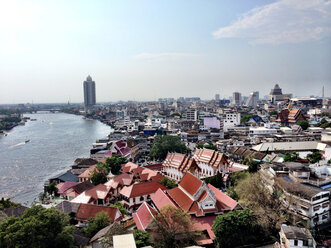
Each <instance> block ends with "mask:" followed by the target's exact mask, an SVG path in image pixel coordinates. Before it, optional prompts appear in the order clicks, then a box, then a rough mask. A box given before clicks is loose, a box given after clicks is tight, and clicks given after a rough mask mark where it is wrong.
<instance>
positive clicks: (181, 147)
mask: <svg viewBox="0 0 331 248" xmlns="http://www.w3.org/2000/svg"><path fill="white" fill-rule="evenodd" d="M188 150H189V149H188V148H187V147H186V146H185V144H183V143H182V142H181V141H180V138H179V137H178V136H172V135H163V136H161V135H158V136H156V137H155V139H154V142H153V146H152V149H151V151H150V153H149V156H150V157H151V158H154V159H165V158H166V156H167V154H168V152H178V153H185V152H187V151H188Z"/></svg>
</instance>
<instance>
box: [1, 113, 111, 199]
mask: <svg viewBox="0 0 331 248" xmlns="http://www.w3.org/2000/svg"><path fill="white" fill-rule="evenodd" d="M25 116H29V117H30V118H34V119H36V121H28V122H27V123H26V125H25V126H17V127H16V128H14V129H12V130H11V131H10V133H9V134H8V136H6V137H5V136H4V135H1V136H0V185H1V187H0V198H1V197H4V198H12V200H14V201H17V202H20V203H24V204H25V203H28V204H26V205H30V204H31V203H32V202H33V201H34V200H35V199H38V194H39V193H40V192H42V191H43V184H44V181H45V180H47V179H48V178H50V177H53V176H55V175H57V174H59V173H62V172H65V171H67V170H68V169H69V168H70V166H71V165H72V164H73V161H74V160H75V158H77V157H89V155H90V147H91V144H92V143H93V142H95V140H96V139H99V138H100V137H104V136H107V135H108V134H109V132H110V127H109V126H107V125H104V124H102V123H101V122H99V121H94V120H93V121H87V120H83V119H82V117H81V116H76V115H72V114H65V113H55V114H54V113H52V114H51V113H37V114H26V115H25ZM28 139H29V140H30V142H28V143H23V142H24V141H25V140H28Z"/></svg>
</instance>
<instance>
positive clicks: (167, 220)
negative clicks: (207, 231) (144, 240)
mask: <svg viewBox="0 0 331 248" xmlns="http://www.w3.org/2000/svg"><path fill="white" fill-rule="evenodd" d="M151 229H152V230H153V231H152V237H153V241H154V243H155V244H156V246H157V247H163V248H180V247H185V246H187V245H189V244H192V243H194V241H193V240H194V238H195V237H196V235H200V234H198V233H197V232H195V231H193V226H192V222H191V217H190V215H189V214H188V213H187V212H185V211H183V210H182V209H181V208H176V207H174V206H171V205H167V206H165V207H162V208H161V209H160V212H159V213H158V214H157V215H156V216H155V218H154V220H153V222H152V225H151Z"/></svg>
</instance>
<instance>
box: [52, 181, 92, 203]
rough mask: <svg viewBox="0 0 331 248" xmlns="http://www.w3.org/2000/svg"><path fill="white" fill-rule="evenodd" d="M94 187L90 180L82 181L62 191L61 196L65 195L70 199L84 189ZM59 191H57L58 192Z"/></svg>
mask: <svg viewBox="0 0 331 248" xmlns="http://www.w3.org/2000/svg"><path fill="white" fill-rule="evenodd" d="M93 187H94V184H92V183H91V182H90V181H84V182H82V183H78V184H76V185H74V186H72V187H70V188H67V189H66V190H64V191H63V196H64V197H66V199H68V200H72V199H74V198H75V197H77V196H78V195H80V194H81V193H83V192H84V191H86V190H89V189H91V188H93ZM58 193H59V192H58Z"/></svg>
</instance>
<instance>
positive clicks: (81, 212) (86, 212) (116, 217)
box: [76, 204, 122, 226]
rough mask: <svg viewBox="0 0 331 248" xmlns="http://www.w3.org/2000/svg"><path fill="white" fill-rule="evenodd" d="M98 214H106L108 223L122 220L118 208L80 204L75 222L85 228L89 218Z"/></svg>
mask: <svg viewBox="0 0 331 248" xmlns="http://www.w3.org/2000/svg"><path fill="white" fill-rule="evenodd" d="M100 212H106V213H107V215H108V217H109V220H110V223H113V222H115V221H120V220H121V219H122V214H121V212H120V210H119V209H118V208H114V207H106V206H97V205H91V204H80V205H79V208H78V210H77V213H76V220H77V221H78V224H79V225H80V226H86V225H87V222H88V220H89V219H90V218H94V217H95V216H96V215H97V214H98V213H100Z"/></svg>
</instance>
